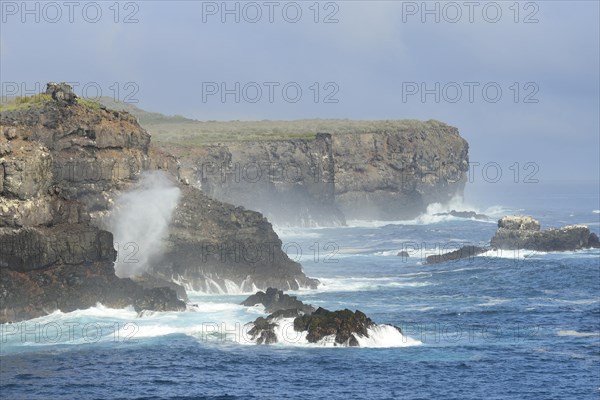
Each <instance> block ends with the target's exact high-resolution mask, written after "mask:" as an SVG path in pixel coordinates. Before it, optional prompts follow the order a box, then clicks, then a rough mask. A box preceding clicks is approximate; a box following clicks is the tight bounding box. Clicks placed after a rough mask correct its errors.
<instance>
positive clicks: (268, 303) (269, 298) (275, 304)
mask: <svg viewBox="0 0 600 400" xmlns="http://www.w3.org/2000/svg"><path fill="white" fill-rule="evenodd" d="M257 304H262V305H263V306H265V311H266V312H268V313H271V314H272V313H275V312H276V311H281V310H298V311H300V312H302V313H304V314H311V313H312V312H314V311H315V309H314V307H313V306H311V305H310V304H304V303H303V302H301V301H300V300H298V299H297V298H296V296H290V295H287V294H285V293H283V291H282V290H277V289H274V288H268V289H267V290H266V292H262V291H261V292H257V293H256V294H253V295H252V296H250V297H248V298H247V299H246V300H244V301H243V302H242V305H243V306H246V307H253V306H255V305H257ZM277 316H281V314H278V315H277Z"/></svg>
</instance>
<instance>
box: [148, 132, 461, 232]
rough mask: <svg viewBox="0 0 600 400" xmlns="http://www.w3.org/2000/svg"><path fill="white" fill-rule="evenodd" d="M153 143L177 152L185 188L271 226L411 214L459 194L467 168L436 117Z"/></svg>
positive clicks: (457, 141)
mask: <svg viewBox="0 0 600 400" xmlns="http://www.w3.org/2000/svg"><path fill="white" fill-rule="evenodd" d="M192 122H193V121H192ZM400 122H402V121H400ZM160 145H161V146H163V147H165V148H166V149H168V151H169V152H172V153H173V154H175V155H177V157H178V159H179V160H180V162H181V173H182V175H184V176H185V177H186V179H188V181H189V182H190V184H191V185H194V186H196V187H199V188H201V189H202V190H203V191H204V192H205V193H207V194H208V195H210V196H211V197H213V198H215V199H218V200H221V201H226V202H229V203H232V204H236V205H241V206H244V207H246V208H249V209H253V210H258V211H260V212H262V213H264V214H265V215H266V216H267V217H268V219H269V220H270V221H271V222H273V223H275V224H278V225H286V224H291V225H300V226H317V225H343V224H344V223H345V221H346V219H382V220H386V219H387V220H389V219H396V220H397V219H407V218H414V217H416V216H417V215H419V214H420V213H422V212H424V211H425V210H426V209H427V206H428V205H429V204H431V203H434V202H440V203H445V202H447V201H449V200H450V199H451V198H452V197H453V196H455V195H462V192H463V189H464V185H465V182H466V172H467V170H468V144H467V142H466V141H465V140H464V139H462V138H461V137H460V135H459V133H458V130H457V129H456V128H454V127H451V126H448V125H446V124H443V123H441V122H438V121H427V122H420V121H410V123H408V122H407V123H406V124H404V125H402V124H399V125H398V126H397V127H395V128H392V129H390V130H382V131H376V132H371V131H360V132H356V133H352V132H332V133H318V134H316V135H315V137H314V138H310V139H308V138H307V139H292V138H291V139H277V140H257V141H253V140H243V141H237V142H226V143H221V144H216V143H215V144H204V145H201V146H177V145H171V144H162V143H161V144H160Z"/></svg>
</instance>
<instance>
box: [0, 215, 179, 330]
mask: <svg viewBox="0 0 600 400" xmlns="http://www.w3.org/2000/svg"><path fill="white" fill-rule="evenodd" d="M115 257H116V251H115V249H114V247H113V242H112V234H111V233H110V232H106V231H101V230H99V229H97V228H95V227H92V226H86V225H82V224H81V225H67V226H63V225H57V226H52V227H43V228H22V229H11V228H0V323H4V322H8V321H18V320H22V319H29V318H34V317H39V316H42V315H45V314H47V313H50V312H53V311H55V310H61V311H63V312H69V311H74V310H77V309H84V308H89V307H92V306H95V305H96V304H97V303H102V304H104V305H105V306H108V307H116V308H122V307H125V306H128V305H133V306H134V308H135V309H136V311H142V310H145V309H149V310H160V311H179V310H183V309H185V303H184V302H183V301H181V300H179V299H178V298H177V294H176V293H175V291H174V290H172V289H170V288H166V287H163V288H155V289H145V288H144V287H142V286H140V285H138V284H137V283H135V282H133V281H131V280H130V279H120V278H118V277H117V276H116V275H115V270H114V267H113V261H114V260H115Z"/></svg>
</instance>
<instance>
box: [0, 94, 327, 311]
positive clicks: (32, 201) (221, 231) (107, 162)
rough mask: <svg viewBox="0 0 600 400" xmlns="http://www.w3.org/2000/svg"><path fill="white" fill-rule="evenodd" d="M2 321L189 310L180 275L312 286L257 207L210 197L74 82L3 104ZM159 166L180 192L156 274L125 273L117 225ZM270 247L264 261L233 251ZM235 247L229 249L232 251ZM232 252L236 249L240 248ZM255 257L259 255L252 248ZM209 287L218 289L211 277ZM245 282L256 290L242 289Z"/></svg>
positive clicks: (202, 283) (125, 119) (221, 284)
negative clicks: (116, 210)
mask: <svg viewBox="0 0 600 400" xmlns="http://www.w3.org/2000/svg"><path fill="white" fill-rule="evenodd" d="M0 111H1V112H0V322H5V321H12V320H19V319H26V318H32V317H36V316H40V315H43V314H45V313H47V312H51V311H53V310H56V309H61V310H62V311H70V310H73V309H76V308H87V307H90V306H93V305H95V304H96V302H101V303H103V304H104V305H106V306H114V307H122V306H125V305H128V304H130V305H134V307H136V309H138V310H142V309H154V310H180V309H183V308H184V307H185V304H184V303H183V302H182V301H180V300H179V299H178V296H177V294H176V292H179V293H180V296H179V297H181V298H184V296H183V295H182V293H183V292H182V290H183V289H182V288H180V287H177V285H175V284H173V283H172V282H171V278H173V277H178V278H180V279H181V280H182V281H184V282H185V283H186V284H187V285H189V286H190V287H192V288H196V289H200V290H202V289H206V288H207V285H208V286H211V287H212V288H213V289H215V286H216V287H218V288H219V290H222V291H227V285H228V284H232V285H233V286H236V287H237V288H240V287H241V288H243V289H245V290H248V289H252V288H253V287H258V288H266V287H268V286H274V287H280V288H285V289H288V288H293V289H297V288H298V287H299V286H309V287H314V286H316V284H317V283H318V282H317V281H316V280H311V279H309V278H307V277H306V276H305V275H304V274H303V272H302V270H301V267H300V265H299V264H297V263H294V262H293V261H291V260H290V259H289V258H288V257H287V256H286V255H285V253H284V252H283V251H282V250H281V241H280V240H279V238H278V237H277V235H276V234H275V233H274V232H273V230H272V227H271V224H270V223H269V222H268V221H266V219H265V218H263V217H262V216H261V215H260V214H258V213H256V212H253V211H248V210H244V209H242V208H239V207H237V208H236V207H234V206H231V205H228V204H224V203H221V202H218V201H215V200H212V199H210V198H208V197H207V196H206V195H205V194H203V193H201V192H200V191H199V190H198V189H195V188H192V187H189V186H187V185H186V184H185V182H182V181H184V179H183V178H182V177H180V175H179V165H178V161H177V160H176V159H175V158H174V157H173V156H171V155H169V154H166V153H164V152H162V151H160V150H157V149H154V148H152V147H151V145H150V136H149V134H148V133H147V132H146V131H145V130H144V129H143V128H141V127H140V126H139V124H138V123H137V120H136V118H135V117H133V116H132V115H130V114H129V113H126V112H119V111H114V110H109V109H107V108H105V107H103V106H101V105H99V104H97V103H92V102H89V101H85V100H81V99H78V98H77V97H76V96H75V95H74V94H73V93H72V90H71V89H70V87H69V86H68V85H65V84H49V85H48V90H47V92H46V93H45V94H41V95H38V96H33V97H30V98H25V99H20V101H18V102H16V103H14V104H8V105H3V106H2V108H1V109H0ZM153 169H160V170H163V171H164V173H166V174H168V175H169V176H170V177H171V179H172V181H173V184H174V185H177V186H179V187H180V189H181V192H182V197H181V199H180V202H179V204H178V206H177V209H176V211H175V213H174V217H173V221H172V223H171V226H170V229H169V236H168V237H167V238H166V239H165V243H164V247H165V249H166V251H165V253H164V254H163V257H161V258H160V259H159V258H157V259H156V260H152V265H149V266H148V273H149V274H150V275H152V279H144V278H143V277H138V278H136V279H135V280H131V279H120V278H118V277H117V276H116V275H115V271H114V261H115V258H116V257H117V254H116V252H115V249H114V244H113V236H112V234H111V232H110V226H109V225H108V224H107V222H106V221H107V220H109V219H110V218H109V217H110V215H111V212H112V205H113V204H114V201H115V199H116V198H117V196H119V194H120V193H123V192H124V191H127V190H129V189H131V188H133V187H135V186H136V185H137V183H138V182H139V179H140V176H141V175H142V173H143V172H144V171H148V170H153ZM236 243H242V244H243V245H244V246H246V247H250V248H252V249H255V248H261V247H268V250H269V251H270V253H269V256H268V257H267V258H266V260H267V261H264V260H261V259H257V258H256V257H254V258H252V257H251V256H249V255H245V254H243V253H239V252H238V253H236V254H234V255H236V256H237V257H242V261H239V258H237V259H236V258H234V259H233V260H232V259H231V258H227V255H226V256H225V257H221V256H220V255H221V254H220V253H221V250H223V251H224V252H226V251H229V253H228V254H229V256H231V251H230V250H225V249H226V247H227V246H231V245H232V244H236ZM227 248H228V247H227ZM234 253H235V251H234ZM248 254H250V253H248ZM207 282H210V284H207ZM244 285H247V286H245V287H244Z"/></svg>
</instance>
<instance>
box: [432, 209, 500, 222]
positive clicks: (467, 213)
mask: <svg viewBox="0 0 600 400" xmlns="http://www.w3.org/2000/svg"><path fill="white" fill-rule="evenodd" d="M433 215H436V216H446V215H448V216H451V217H456V218H470V219H476V220H480V221H489V220H490V217H488V216H487V215H485V214H479V213H476V212H475V211H456V210H451V211H449V212H444V213H437V214H433Z"/></svg>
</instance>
